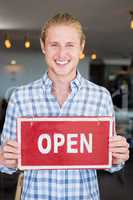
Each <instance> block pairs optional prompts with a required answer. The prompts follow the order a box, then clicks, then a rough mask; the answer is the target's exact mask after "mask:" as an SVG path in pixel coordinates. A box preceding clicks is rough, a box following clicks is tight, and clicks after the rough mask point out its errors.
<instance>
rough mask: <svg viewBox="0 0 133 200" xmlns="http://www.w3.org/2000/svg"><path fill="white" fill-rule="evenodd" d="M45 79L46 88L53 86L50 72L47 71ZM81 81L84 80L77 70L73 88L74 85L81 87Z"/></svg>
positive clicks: (72, 85) (72, 83) (72, 84)
mask: <svg viewBox="0 0 133 200" xmlns="http://www.w3.org/2000/svg"><path fill="white" fill-rule="evenodd" d="M42 81H43V85H44V86H45V88H51V87H52V81H51V80H50V79H49V77H48V72H46V73H45V74H44V76H43V78H42ZM81 82H82V76H81V74H80V73H79V71H77V76H76V78H75V79H74V80H72V81H71V88H73V87H75V86H76V87H77V88H80V86H81Z"/></svg>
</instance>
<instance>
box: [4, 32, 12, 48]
mask: <svg viewBox="0 0 133 200" xmlns="http://www.w3.org/2000/svg"><path fill="white" fill-rule="evenodd" d="M4 46H5V48H7V49H10V48H11V47H12V42H11V40H10V39H9V37H8V36H7V35H6V36H5V41H4Z"/></svg>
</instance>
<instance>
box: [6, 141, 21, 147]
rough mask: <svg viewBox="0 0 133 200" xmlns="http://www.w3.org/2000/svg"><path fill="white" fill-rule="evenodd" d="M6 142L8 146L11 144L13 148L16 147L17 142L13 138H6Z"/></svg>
mask: <svg viewBox="0 0 133 200" xmlns="http://www.w3.org/2000/svg"><path fill="white" fill-rule="evenodd" d="M6 144H7V145H9V146H12V147H14V148H18V143H17V141H15V140H8V141H7V142H6Z"/></svg>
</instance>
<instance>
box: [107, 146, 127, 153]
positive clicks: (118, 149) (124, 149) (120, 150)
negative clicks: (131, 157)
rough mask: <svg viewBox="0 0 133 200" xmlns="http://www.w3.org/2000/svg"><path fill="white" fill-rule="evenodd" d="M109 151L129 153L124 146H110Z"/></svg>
mask: <svg viewBox="0 0 133 200" xmlns="http://www.w3.org/2000/svg"><path fill="white" fill-rule="evenodd" d="M109 151H110V152H112V153H129V150H128V149H127V148H124V147H120V148H110V149H109Z"/></svg>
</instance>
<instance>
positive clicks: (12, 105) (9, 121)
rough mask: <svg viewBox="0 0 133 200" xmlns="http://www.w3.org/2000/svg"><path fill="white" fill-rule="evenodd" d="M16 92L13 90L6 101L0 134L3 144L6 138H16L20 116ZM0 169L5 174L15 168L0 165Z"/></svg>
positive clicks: (13, 170) (10, 172)
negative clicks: (3, 121)
mask: <svg viewBox="0 0 133 200" xmlns="http://www.w3.org/2000/svg"><path fill="white" fill-rule="evenodd" d="M16 97H17V95H16V92H14V93H13V94H12V96H11V98H10V101H9V103H8V107H7V111H6V117H5V123H4V127H3V131H2V135H1V143H2V144H4V143H5V142H6V141H7V140H9V139H10V140H16V127H17V117H18V116H20V111H19V102H18V101H17V98H16ZM0 171H1V172H3V173H7V174H12V173H14V172H15V171H16V170H15V169H11V168H7V167H4V166H0Z"/></svg>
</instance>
